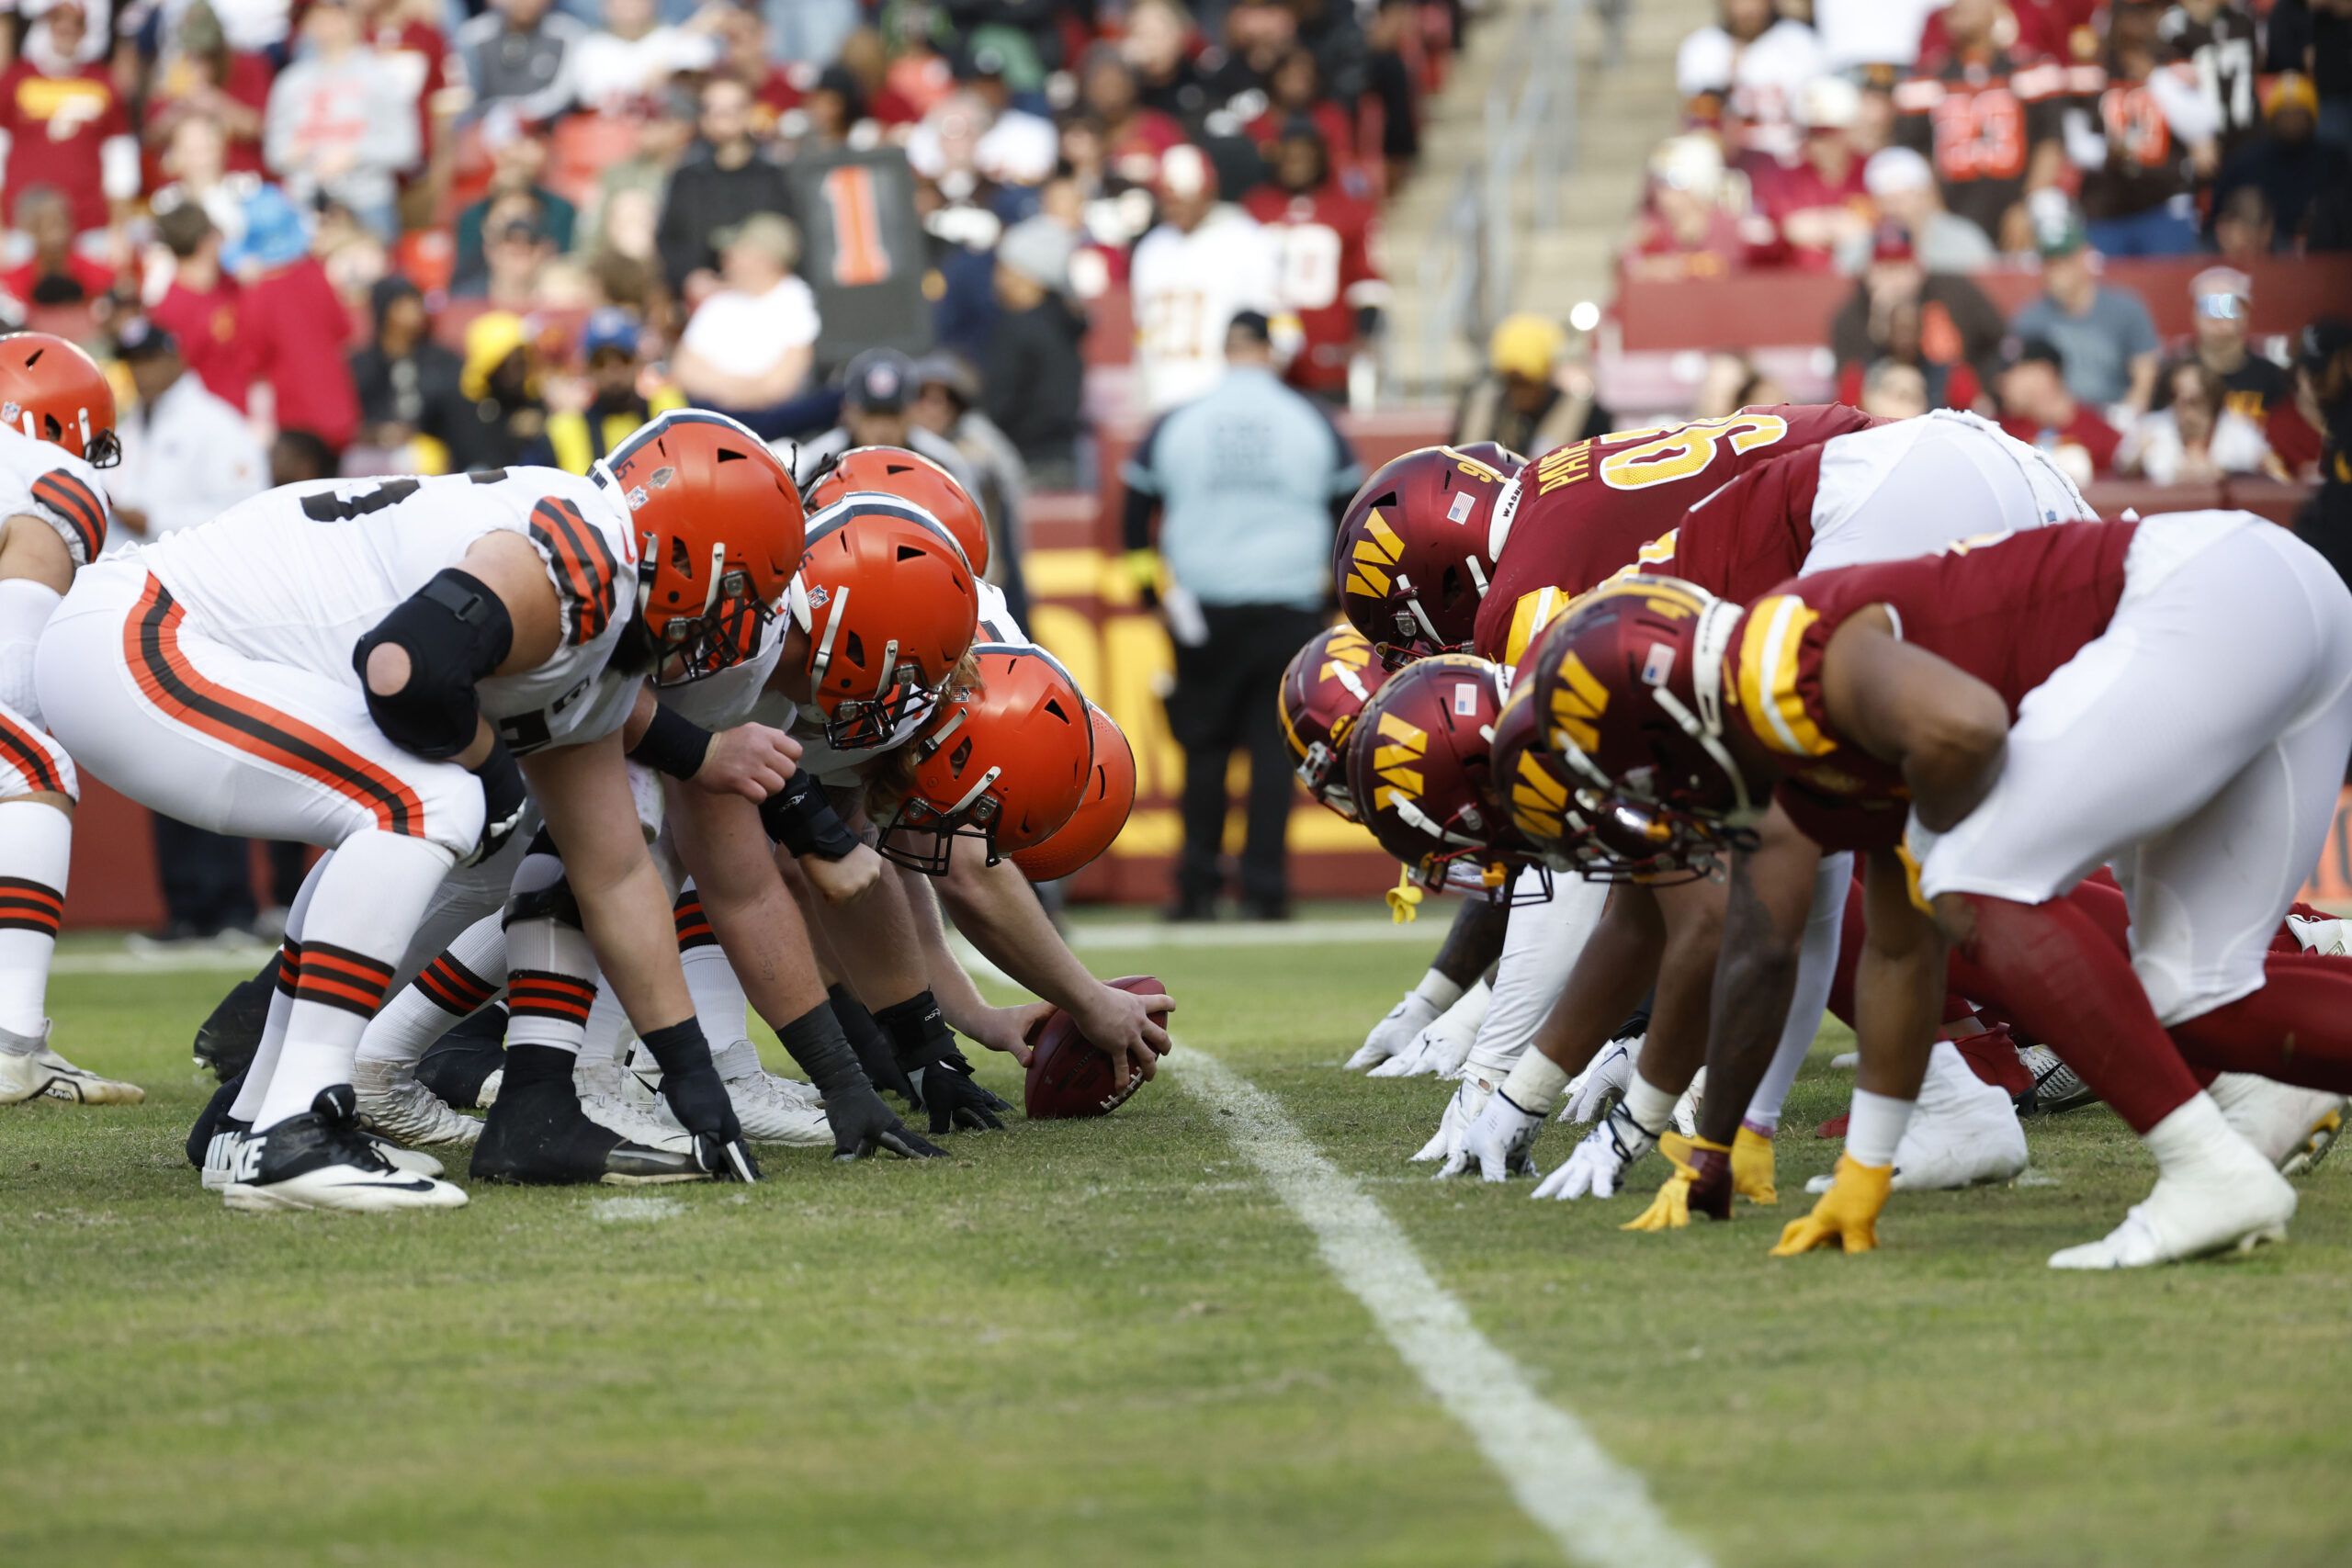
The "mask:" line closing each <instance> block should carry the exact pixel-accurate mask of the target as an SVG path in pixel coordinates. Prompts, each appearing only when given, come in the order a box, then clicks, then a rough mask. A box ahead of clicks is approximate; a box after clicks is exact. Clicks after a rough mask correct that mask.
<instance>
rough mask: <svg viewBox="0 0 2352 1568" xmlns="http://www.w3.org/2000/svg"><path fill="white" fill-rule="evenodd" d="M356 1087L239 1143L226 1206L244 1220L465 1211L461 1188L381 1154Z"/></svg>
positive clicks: (327, 1093)
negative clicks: (358, 1114)
mask: <svg viewBox="0 0 2352 1568" xmlns="http://www.w3.org/2000/svg"><path fill="white" fill-rule="evenodd" d="M354 1104H355V1099H354V1096H353V1093H352V1089H351V1086H350V1085H348V1084H337V1085H335V1086H334V1088H332V1089H322V1090H321V1091H320V1093H319V1097H318V1099H316V1100H312V1101H311V1109H310V1110H309V1111H305V1112H303V1113H302V1114H301V1115H300V1116H289V1117H288V1118H287V1119H286V1120H285V1121H283V1122H278V1123H277V1125H276V1126H274V1127H271V1128H270V1129H269V1130H268V1131H266V1132H263V1133H254V1134H247V1135H245V1136H244V1137H243V1138H241V1139H239V1140H238V1143H237V1156H236V1169H235V1171H234V1173H233V1176H232V1179H231V1181H230V1182H229V1185H228V1186H227V1187H226V1188H225V1189H223V1190H222V1191H221V1194H220V1197H221V1201H222V1202H223V1203H225V1204H226V1205H227V1206H228V1207H229V1208H232V1209H234V1210H237V1211H238V1212H239V1213H274V1212H277V1211H280V1210H288V1209H324V1210H334V1211H338V1212H341V1213H359V1214H381V1213H401V1212H402V1211H405V1210H410V1209H456V1208H462V1207H463V1206H464V1205H465V1202H466V1194H465V1192H464V1190H462V1189H460V1188H458V1187H454V1186H452V1185H450V1184H449V1183H448V1182H446V1181H436V1180H435V1179H433V1178H431V1177H429V1176H418V1175H414V1174H412V1173H411V1172H408V1171H405V1170H401V1169H400V1168H398V1167H396V1166H394V1165H393V1164H392V1163H391V1162H390V1160H388V1159H386V1158H384V1157H383V1156H381V1155H379V1154H378V1153H377V1152H376V1149H375V1146H374V1145H373V1144H372V1143H371V1142H370V1141H369V1139H368V1137H367V1135H366V1134H363V1133H361V1132H360V1130H359V1124H358V1122H357V1121H356V1119H355V1117H354V1114H353V1107H354Z"/></svg>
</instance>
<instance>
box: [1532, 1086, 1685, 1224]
mask: <svg viewBox="0 0 2352 1568" xmlns="http://www.w3.org/2000/svg"><path fill="white" fill-rule="evenodd" d="M1656 1147H1657V1134H1656V1133H1653V1132H1651V1131H1649V1130H1648V1129H1647V1128H1645V1127H1644V1126H1643V1125H1642V1124H1641V1123H1640V1122H1636V1121H1634V1119H1633V1117H1632V1116H1631V1115H1629V1114H1627V1113H1626V1111H1625V1107H1624V1106H1623V1104H1620V1105H1619V1106H1618V1107H1617V1108H1616V1109H1615V1110H1613V1111H1611V1112H1610V1113H1609V1115H1608V1117H1607V1118H1606V1119H1605V1120H1604V1121H1602V1122H1601V1123H1600V1125H1599V1126H1597V1127H1595V1128H1594V1129H1593V1130H1592V1131H1591V1132H1589V1133H1587V1134H1585V1135H1584V1142H1582V1143H1580V1144H1578V1145H1577V1146H1576V1148H1575V1149H1574V1150H1573V1151H1572V1152H1571V1153H1570V1154H1569V1156H1568V1158H1567V1163H1566V1164H1565V1165H1563V1166H1561V1167H1560V1168H1559V1169H1557V1170H1555V1171H1554V1172H1553V1173H1552V1174H1551V1175H1549V1176H1547V1177H1545V1178H1544V1179H1543V1181H1542V1182H1541V1183H1540V1184H1538V1186H1537V1187H1536V1189H1535V1196H1537V1197H1538V1198H1557V1199H1559V1200H1560V1201H1563V1202H1567V1201H1572V1200H1575V1199H1577V1198H1614V1197H1615V1196H1617V1190H1618V1188H1620V1187H1622V1186H1623V1185H1624V1181H1625V1171H1626V1168H1628V1167H1629V1166H1631V1165H1632V1164H1633V1163H1634V1161H1635V1160H1637V1159H1639V1158H1641V1157H1642V1156H1644V1155H1645V1154H1647V1153H1649V1152H1650V1150H1652V1149H1654V1148H1656Z"/></svg>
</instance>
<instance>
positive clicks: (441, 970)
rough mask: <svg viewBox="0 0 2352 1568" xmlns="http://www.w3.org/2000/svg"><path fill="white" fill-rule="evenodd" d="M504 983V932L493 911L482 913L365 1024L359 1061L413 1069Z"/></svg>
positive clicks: (394, 993)
mask: <svg viewBox="0 0 2352 1568" xmlns="http://www.w3.org/2000/svg"><path fill="white" fill-rule="evenodd" d="M505 983H506V928H505V927H504V925H503V924H502V923H501V921H500V918H499V916H498V915H496V914H495V913H492V914H488V915H484V916H483V917H482V918H481V919H478V920H476V921H475V922H474V923H473V924H472V925H469V926H468V927H467V928H466V929H465V930H464V931H459V932H458V934H457V936H456V937H455V938H453V939H452V940H451V941H450V943H449V945H448V946H447V947H445V948H443V949H442V950H441V952H440V954H439V955H438V956H437V957H435V959H434V960H433V962H432V963H430V964H426V965H425V966H424V968H423V969H420V970H418V971H417V976H416V978H415V979H413V980H411V981H410V982H409V983H408V984H407V985H405V986H402V987H401V988H400V989H399V990H397V991H395V992H393V993H392V995H391V998H390V1000H389V1001H387V1002H385V1003H384V1005H383V1007H382V1009H381V1010H379V1011H378V1013H377V1014H376V1016H375V1017H374V1018H372V1019H370V1020H368V1028H367V1031H366V1032H364V1033H362V1034H361V1035H360V1037H359V1059H360V1060H362V1061H368V1062H393V1063H398V1064H400V1065H401V1066H415V1065H416V1063H417V1062H419V1061H420V1060H422V1059H423V1058H424V1053H425V1052H426V1051H427V1050H429V1049H431V1047H432V1044H433V1043H434V1042H435V1040H438V1039H440V1038H441V1036H443V1035H444V1034H447V1032H449V1031H450V1029H451V1028H452V1027H454V1026H455V1025H456V1023H457V1022H458V1020H459V1019H462V1018H466V1017H469V1016H470V1015H471V1014H472V1013H473V1012H474V1011H475V1010H477V1009H479V1008H481V1007H485V1006H487V1005H488V1004H489V1003H490V1001H491V1000H492V998H495V997H496V996H497V995H498V992H499V988H500V987H503V985H505ZM469 1003H470V1005H468V1004H469Z"/></svg>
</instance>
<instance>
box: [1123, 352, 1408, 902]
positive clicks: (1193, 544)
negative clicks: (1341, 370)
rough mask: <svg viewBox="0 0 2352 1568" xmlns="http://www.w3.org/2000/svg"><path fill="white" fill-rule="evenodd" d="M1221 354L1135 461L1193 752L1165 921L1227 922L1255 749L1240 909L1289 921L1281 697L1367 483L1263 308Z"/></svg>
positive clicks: (1131, 538)
mask: <svg viewBox="0 0 2352 1568" xmlns="http://www.w3.org/2000/svg"><path fill="white" fill-rule="evenodd" d="M1225 351H1226V362H1227V369H1226V372H1225V375H1224V377H1223V378H1222V379H1221V380H1219V381H1218V382H1217V383H1216V385H1215V386H1214V387H1212V388H1211V389H1209V390H1208V391H1207V392H1206V393H1205V394H1204V395H1203V396H1202V397H1200V398H1199V399H1197V400H1194V401H1193V402H1189V403H1186V404H1183V405H1182V406H1181V407H1179V408H1176V409H1173V410H1171V411H1170V412H1168V413H1167V414H1165V415H1163V416H1162V417H1161V418H1160V420H1159V423H1156V424H1154V425H1153V426H1152V427H1151V430H1150V432H1149V434H1147V435H1146V436H1145V437H1144V440H1143V445H1142V446H1138V447H1137V448H1136V452H1135V455H1134V457H1131V458H1129V459H1128V462H1127V466H1126V469H1125V475H1124V478H1125V481H1126V487H1127V495H1126V506H1125V543H1126V548H1127V559H1128V563H1129V566H1130V569H1131V570H1133V571H1134V572H1135V573H1136V581H1137V584H1138V586H1139V587H1140V588H1142V589H1143V591H1144V592H1145V594H1146V596H1147V602H1149V600H1150V598H1151V596H1152V595H1153V594H1154V593H1155V592H1157V590H1158V584H1159V577H1160V575H1161V572H1160V563H1161V562H1162V561H1163V560H1164V561H1165V569H1166V570H1165V576H1166V578H1167V580H1168V585H1167V589H1166V592H1165V593H1164V594H1162V595H1160V598H1161V604H1160V608H1161V609H1162V611H1163V613H1164V615H1165V617H1166V620H1167V623H1168V631H1169V635H1170V637H1171V638H1172V639H1173V640H1174V642H1175V645H1176V680H1175V685H1174V687H1173V689H1172V690H1170V693H1169V694H1168V727H1169V729H1170V731H1171V732H1172V733H1173V734H1174V736H1175V739H1176V743H1177V744H1178V745H1179V746H1180V747H1182V749H1183V752H1184V787H1183V795H1182V816H1183V825H1184V847H1183V852H1182V856H1181V858H1180V859H1179V862H1178V864H1177V870H1176V889H1175V892H1176V897H1175V902H1174V903H1173V904H1172V905H1171V906H1170V908H1169V911H1168V913H1169V917H1170V919H1180V920H1204V919H1213V918H1215V916H1216V900H1217V897H1218V895H1219V894H1220V893H1221V892H1222V891H1223V890H1224V887H1225V869H1224V865H1223V862H1222V859H1221V851H1222V847H1223V840H1224V836H1225V818H1226V811H1227V805H1228V801H1227V795H1226V784H1225V776H1226V766H1227V762H1228V761H1230V760H1231V758H1232V755H1233V752H1234V750H1236V749H1237V748H1244V747H1246V748H1247V749H1248V750H1249V754H1250V791H1249V801H1248V809H1247V813H1246V816H1247V822H1248V832H1247V835H1246V838H1245V840H1244V844H1243V849H1242V852H1241V867H1240V893H1241V908H1242V912H1243V913H1244V914H1245V915H1247V916H1249V917H1250V918H1251V919H1283V918H1284V917H1285V916H1287V915H1288V913H1289V910H1290V882H1289V874H1288V867H1287V865H1286V863H1285V855H1284V848H1283V829H1285V827H1286V826H1287V825H1288V823H1289V821H1290V807H1291V799H1292V786H1291V773H1290V753H1289V750H1288V749H1287V748H1286V747H1285V746H1284V745H1283V735H1282V724H1281V720H1280V718H1279V717H1278V716H1277V713H1276V705H1275V696H1276V692H1277V690H1278V688H1279V687H1280V685H1281V683H1282V675H1283V666H1284V665H1285V664H1287V663H1288V662H1289V661H1290V657H1291V655H1292V654H1294V653H1295V652H1297V651H1298V647H1299V644H1301V643H1303V642H1305V641H1306V639H1307V638H1308V637H1312V636H1313V635H1315V633H1316V632H1317V631H1319V630H1321V629H1322V628H1323V626H1325V625H1326V624H1327V623H1328V620H1329V607H1328V606H1329V600H1330V593H1331V536H1332V532H1333V529H1334V528H1335V526H1336V525H1337V520H1338V513H1339V512H1340V510H1341V509H1342V508H1344V507H1345V506H1346V505H1347V503H1348V501H1349V499H1350V498H1351V497H1352V496H1353V495H1354V493H1355V490H1356V486H1357V485H1358V484H1360V483H1361V482H1362V481H1363V472H1362V470H1361V469H1360V468H1358V467H1357V464H1356V460H1355V454H1354V453H1353V452H1352V451H1351V450H1350V449H1349V446H1348V443H1347V438H1346V437H1345V436H1343V435H1341V434H1340V432H1339V430H1338V428H1337V427H1336V426H1334V425H1333V424H1332V423H1331V421H1330V417H1329V415H1328V414H1327V413H1325V412H1324V411H1323V409H1322V407H1321V406H1320V405H1318V404H1317V403H1316V402H1315V401H1314V400H1311V399H1309V398H1306V397H1303V396H1301V395H1300V394H1299V393H1297V392H1295V391H1293V390H1292V389H1289V388H1288V387H1285V386H1284V385H1283V382H1282V379H1281V378H1280V377H1279V376H1277V375H1276V374H1275V371H1274V352H1273V344H1272V333H1271V332H1270V330H1269V326H1268V323H1267V320H1266V317H1265V316H1264V315H1262V314H1261V313H1260V312H1258V311H1255V310H1244V311H1241V312H1240V313H1238V314H1237V315H1236V316H1235V317H1234V318H1233V324H1232V326H1231V327H1230V328H1228V329H1227V337H1226V344H1225ZM1155 516H1156V517H1157V518H1158V521H1159V540H1158V548H1157V550H1156V551H1155V550H1154V548H1153V547H1152V523H1153V520H1154V518H1155Z"/></svg>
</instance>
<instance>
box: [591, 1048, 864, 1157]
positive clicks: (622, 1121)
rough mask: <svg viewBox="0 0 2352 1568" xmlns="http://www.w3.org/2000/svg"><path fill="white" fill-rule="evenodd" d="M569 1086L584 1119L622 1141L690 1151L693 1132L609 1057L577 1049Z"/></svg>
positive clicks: (671, 1151) (669, 1151)
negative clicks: (580, 1051) (576, 1057)
mask: <svg viewBox="0 0 2352 1568" xmlns="http://www.w3.org/2000/svg"><path fill="white" fill-rule="evenodd" d="M657 1081H658V1080H657ZM571 1087H572V1088H573V1089H575V1090H576V1091H577V1092H578V1093H579V1096H580V1109H581V1110H582V1111H583V1112H585V1113H586V1115H587V1117H588V1120H589V1121H591V1122H594V1123H596V1125H598V1126H599V1127H602V1128H604V1129H605V1131H607V1132H611V1133H617V1134H620V1136H621V1139H622V1141H623V1142H625V1143H630V1144H634V1145H637V1146H638V1147H639V1148H642V1149H660V1150H661V1151H662V1152H663V1153H664V1154H687V1155H690V1154H692V1153H694V1151H695V1140H694V1136H693V1134H690V1133H688V1132H687V1131H686V1130H685V1128H684V1127H683V1126H681V1125H679V1123H678V1119H677V1118H676V1117H674V1116H673V1115H671V1114H670V1108H669V1106H668V1105H666V1104H665V1103H663V1102H662V1099H661V1097H660V1096H659V1095H656V1094H652V1093H650V1092H649V1091H647V1090H646V1089H644V1088H642V1087H641V1085H639V1083H638V1081H637V1080H636V1075H635V1074H633V1073H631V1072H630V1071H629V1070H628V1069H627V1068H625V1067H623V1066H621V1065H620V1063H618V1062H616V1061H615V1060H614V1059H613V1058H611V1057H609V1056H605V1057H598V1056H594V1055H591V1054H590V1053H588V1052H586V1051H582V1053H580V1058H579V1060H578V1061H577V1062H576V1063H574V1064H573V1066H572V1069H571ZM827 1141H828V1142H831V1140H830V1139H828V1140H827Z"/></svg>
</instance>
